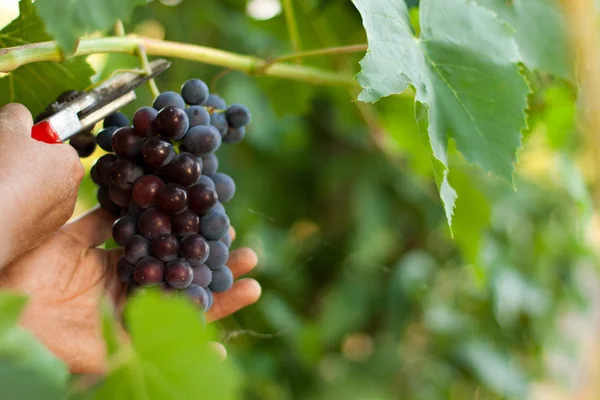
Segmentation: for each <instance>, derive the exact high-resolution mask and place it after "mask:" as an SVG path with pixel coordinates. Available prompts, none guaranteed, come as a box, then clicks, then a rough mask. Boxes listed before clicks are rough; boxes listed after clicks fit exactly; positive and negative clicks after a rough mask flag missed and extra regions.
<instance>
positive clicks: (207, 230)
mask: <svg viewBox="0 0 600 400" xmlns="http://www.w3.org/2000/svg"><path fill="white" fill-rule="evenodd" d="M229 224H230V223H229V217H228V216H227V214H225V213H224V212H221V211H211V212H209V213H208V214H206V215H205V216H203V217H202V218H201V219H200V234H201V235H203V236H204V237H205V238H206V239H208V240H219V239H221V238H222V237H223V236H225V234H226V233H227V231H228V230H229Z"/></svg>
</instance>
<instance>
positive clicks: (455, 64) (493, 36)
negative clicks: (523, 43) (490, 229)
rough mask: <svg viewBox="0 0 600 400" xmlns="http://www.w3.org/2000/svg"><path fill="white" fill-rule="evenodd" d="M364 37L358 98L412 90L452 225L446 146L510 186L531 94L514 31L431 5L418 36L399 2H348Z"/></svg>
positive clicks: (485, 15) (468, 11)
mask: <svg viewBox="0 0 600 400" xmlns="http://www.w3.org/2000/svg"><path fill="white" fill-rule="evenodd" d="M353 1H354V4H355V6H356V7H357V8H358V10H359V12H360V14H361V16H362V19H363V25H364V27H365V29H366V32H367V38H368V42H369V51H368V52H367V55H366V56H365V58H364V59H363V60H362V61H361V67H362V71H361V72H360V73H359V74H358V76H357V80H358V82H359V83H360V85H361V86H362V87H363V89H364V90H363V91H362V93H361V94H360V95H359V97H358V99H359V100H360V101H364V102H376V101H377V100H379V99H380V98H381V97H385V96H390V95H393V94H398V93H401V92H403V91H404V90H406V89H407V88H408V87H409V86H412V87H413V88H414V89H415V92H416V95H415V103H416V106H415V113H416V118H417V123H418V127H419V130H420V132H421V134H422V135H423V136H424V138H425V143H426V145H427V147H428V148H430V149H431V151H432V154H433V155H434V157H435V159H436V160H435V161H434V162H433V164H434V175H435V177H436V182H437V184H438V187H439V189H440V193H441V197H442V201H443V202H444V208H445V211H446V216H447V218H448V221H449V223H450V224H451V218H452V211H453V208H454V202H455V200H456V192H455V191H454V189H452V187H451V186H450V185H449V183H448V154H447V153H448V150H447V149H448V142H449V141H450V140H451V139H452V140H453V141H454V142H455V143H456V147H457V149H458V150H459V151H460V152H461V153H462V154H463V155H464V157H465V158H466V159H467V161H469V162H471V163H475V164H477V165H479V166H480V167H482V168H483V169H484V170H485V171H486V172H492V173H494V174H496V175H498V176H501V177H503V178H504V179H507V180H509V181H512V173H513V170H514V162H515V160H516V150H517V148H518V147H519V146H520V145H521V132H520V131H521V129H522V128H523V127H524V126H525V113H524V110H525V109H526V108H527V94H528V93H529V88H528V86H527V83H526V81H525V79H524V78H523V77H522V76H521V74H520V70H519V69H520V65H519V62H520V59H521V57H520V55H519V52H518V48H517V45H516V42H515V39H514V36H513V31H512V30H511V29H510V28H509V27H508V26H507V25H506V24H503V23H502V22H501V21H500V20H499V19H498V18H497V17H496V16H495V15H494V14H493V13H492V12H491V11H489V10H487V9H485V8H482V7H481V6H478V5H476V4H474V3H472V2H470V1H467V0H430V1H427V2H423V3H422V4H421V9H420V30H421V34H420V36H419V37H415V36H414V33H413V28H412V26H411V24H410V22H409V16H408V10H407V8H406V5H405V3H404V2H403V1H388V0H353Z"/></svg>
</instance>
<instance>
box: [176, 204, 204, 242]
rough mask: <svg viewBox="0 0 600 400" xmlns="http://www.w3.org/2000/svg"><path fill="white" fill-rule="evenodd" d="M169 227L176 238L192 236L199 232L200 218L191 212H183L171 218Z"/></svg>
mask: <svg viewBox="0 0 600 400" xmlns="http://www.w3.org/2000/svg"><path fill="white" fill-rule="evenodd" d="M171 227H172V228H173V233H174V234H176V235H177V236H180V237H184V236H188V235H193V234H195V233H198V231H199V230H200V217H199V216H198V214H196V213H195V212H193V211H192V210H185V211H184V212H182V213H179V214H177V215H173V217H171Z"/></svg>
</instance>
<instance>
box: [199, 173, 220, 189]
mask: <svg viewBox="0 0 600 400" xmlns="http://www.w3.org/2000/svg"><path fill="white" fill-rule="evenodd" d="M202 172H204V171H202ZM197 183H198V184H199V185H206V186H208V187H209V188H211V189H214V190H215V191H216V189H217V186H216V185H215V181H213V180H212V179H211V178H210V177H209V176H207V175H200V178H198V182H197Z"/></svg>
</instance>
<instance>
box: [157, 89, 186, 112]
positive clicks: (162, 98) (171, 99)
mask: <svg viewBox="0 0 600 400" xmlns="http://www.w3.org/2000/svg"><path fill="white" fill-rule="evenodd" d="M168 106H173V107H178V108H181V109H184V108H185V101H183V97H181V96H180V95H179V94H178V93H175V92H163V93H161V94H159V95H158V96H157V97H156V99H155V100H154V104H153V105H152V107H154V109H156V110H162V109H163V108H165V107H168Z"/></svg>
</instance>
